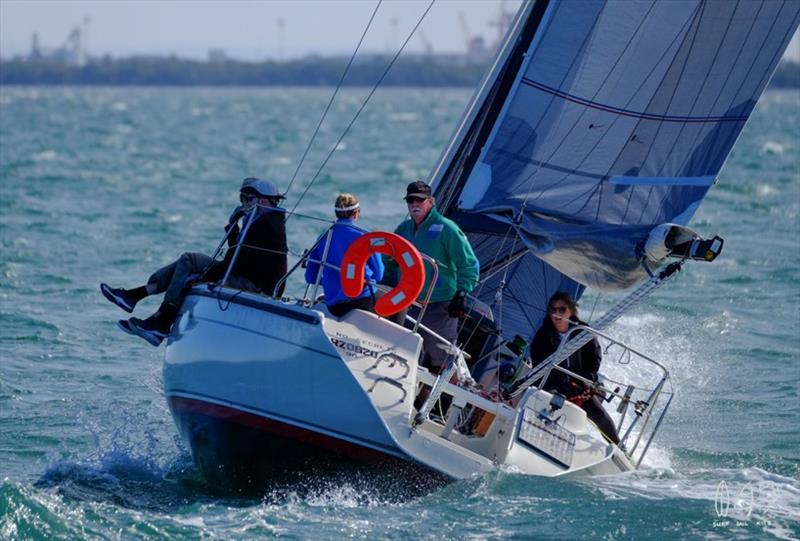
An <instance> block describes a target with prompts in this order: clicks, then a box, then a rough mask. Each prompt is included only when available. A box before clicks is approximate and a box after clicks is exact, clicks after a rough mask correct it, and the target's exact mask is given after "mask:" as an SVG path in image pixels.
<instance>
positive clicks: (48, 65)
mask: <svg viewBox="0 0 800 541" xmlns="http://www.w3.org/2000/svg"><path fill="white" fill-rule="evenodd" d="M389 61H390V59H389V57H384V56H372V57H370V58H367V59H363V60H360V61H358V62H356V63H354V64H353V65H352V66H351V68H350V71H349V73H348V74H347V77H346V78H345V80H344V81H343V83H342V85H343V86H353V87H358V86H360V87H363V86H373V85H374V84H375V83H376V82H377V81H378V80H379V79H380V77H381V75H382V74H383V72H384V70H385V69H386V66H388V64H389ZM489 61H490V59H489V58H482V59H469V58H467V57H464V56H457V55H450V56H444V55H441V56H439V55H432V56H422V55H420V56H411V57H407V58H401V59H400V60H398V61H397V62H396V63H395V65H394V66H392V68H391V70H390V71H389V73H388V74H387V76H386V78H385V80H384V81H383V82H382V85H383V86H394V87H406V86H414V87H473V86H475V85H476V84H477V83H478V82H479V81H480V78H481V76H482V75H483V73H484V71H485V70H486V68H487V66H488V63H489ZM345 66H346V59H344V58H325V57H309V58H305V59H302V60H294V61H289V62H273V61H265V62H256V63H254V62H241V61H236V60H230V59H227V60H222V61H217V62H201V61H196V60H186V59H181V58H177V57H130V58H121V59H112V58H111V57H104V58H99V59H92V60H91V61H89V62H88V63H86V64H85V65H83V66H69V65H66V64H64V63H61V62H53V61H45V60H28V59H22V58H14V59H11V60H4V59H0V85H26V86H62V85H68V86H71V85H74V86H307V87H314V86H336V85H337V84H338V83H339V79H340V78H341V75H342V73H343V71H344V68H345ZM769 88H787V89H791V88H795V89H800V62H789V61H784V62H781V64H780V65H779V66H778V69H777V70H776V72H775V75H774V77H773V78H772V80H771V82H770V85H769Z"/></svg>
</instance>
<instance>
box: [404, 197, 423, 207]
mask: <svg viewBox="0 0 800 541" xmlns="http://www.w3.org/2000/svg"><path fill="white" fill-rule="evenodd" d="M427 200H428V198H427V197H406V204H408V205H411V204H412V203H423V202H424V201H427Z"/></svg>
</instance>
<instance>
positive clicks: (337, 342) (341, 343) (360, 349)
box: [330, 338, 378, 359]
mask: <svg viewBox="0 0 800 541" xmlns="http://www.w3.org/2000/svg"><path fill="white" fill-rule="evenodd" d="M330 340H331V344H333V345H334V346H336V347H337V348H339V349H341V350H343V351H344V352H345V353H347V355H349V356H351V357H352V356H355V355H363V356H366V357H372V358H373V359H377V358H378V352H377V351H375V350H372V349H369V348H365V347H364V346H362V345H359V344H354V343H353V342H349V341H347V340H344V339H342V338H331V339H330Z"/></svg>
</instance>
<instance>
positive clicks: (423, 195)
mask: <svg viewBox="0 0 800 541" xmlns="http://www.w3.org/2000/svg"><path fill="white" fill-rule="evenodd" d="M430 197H433V196H432V195H431V187H430V186H428V183H427V182H423V181H421V180H418V181H416V182H412V183H411V184H409V185H408V186H406V196H405V199H409V198H411V199H429V198H430Z"/></svg>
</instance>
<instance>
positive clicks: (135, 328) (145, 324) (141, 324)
mask: <svg viewBox="0 0 800 541" xmlns="http://www.w3.org/2000/svg"><path fill="white" fill-rule="evenodd" d="M150 319H151V318H148V319H145V320H141V319H138V318H135V317H132V318H130V319H129V320H127V321H125V320H122V321H120V322H118V323H117V326H118V327H119V328H120V329H122V330H123V331H124V332H126V333H128V334H133V335H135V336H138V337H140V338H144V339H145V340H147V342H148V343H149V344H150V345H151V346H158V345H159V344H161V342H162V341H163V340H164V338H166V337H167V334H169V330H167V331H166V332H165V331H164V330H163V329H160V328H158V327H157V326H156V325H154V324H153V323H152V322H150V321H149V320H150Z"/></svg>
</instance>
